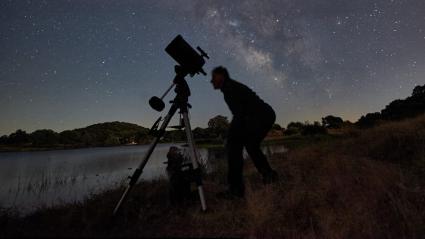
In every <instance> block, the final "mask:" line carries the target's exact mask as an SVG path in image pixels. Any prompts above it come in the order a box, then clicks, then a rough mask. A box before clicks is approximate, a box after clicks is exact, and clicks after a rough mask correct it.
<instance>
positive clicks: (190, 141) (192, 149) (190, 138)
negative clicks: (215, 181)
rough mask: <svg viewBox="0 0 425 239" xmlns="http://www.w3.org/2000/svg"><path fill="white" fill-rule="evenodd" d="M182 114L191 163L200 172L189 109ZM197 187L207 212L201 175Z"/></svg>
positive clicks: (203, 208) (202, 205)
mask: <svg viewBox="0 0 425 239" xmlns="http://www.w3.org/2000/svg"><path fill="white" fill-rule="evenodd" d="M182 113H183V121H184V129H185V131H186V137H187V142H188V144H189V151H190V158H191V161H192V166H193V169H194V170H195V172H196V171H198V172H199V164H198V162H199V161H198V153H197V152H196V148H195V144H194V141H193V134H192V129H191V127H190V121H189V115H188V111H187V107H186V109H184V111H182ZM196 186H197V188H198V193H199V199H200V200H201V207H202V210H203V211H205V210H207V205H206V203H205V195H204V190H203V188H202V178H201V174H200V173H199V175H197V179H196Z"/></svg>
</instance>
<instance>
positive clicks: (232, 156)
mask: <svg viewBox="0 0 425 239" xmlns="http://www.w3.org/2000/svg"><path fill="white" fill-rule="evenodd" d="M241 130H242V125H241V124H239V123H238V122H236V121H232V123H231V125H230V129H229V133H228V137H227V143H226V150H227V162H228V174H227V175H228V176H227V178H228V182H229V190H230V193H232V194H233V195H235V196H239V197H243V196H244V193H245V187H244V183H243V154H242V153H243V140H242V133H243V132H242V131H241Z"/></svg>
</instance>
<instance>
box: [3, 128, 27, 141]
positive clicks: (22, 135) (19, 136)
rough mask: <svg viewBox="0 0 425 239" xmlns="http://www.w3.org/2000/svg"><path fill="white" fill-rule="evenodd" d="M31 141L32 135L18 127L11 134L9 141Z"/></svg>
mask: <svg viewBox="0 0 425 239" xmlns="http://www.w3.org/2000/svg"><path fill="white" fill-rule="evenodd" d="M29 142H30V137H29V135H28V134H27V132H25V131H23V130H21V129H18V130H16V131H15V132H14V133H11V134H10V135H9V139H8V143H9V144H26V143H29Z"/></svg>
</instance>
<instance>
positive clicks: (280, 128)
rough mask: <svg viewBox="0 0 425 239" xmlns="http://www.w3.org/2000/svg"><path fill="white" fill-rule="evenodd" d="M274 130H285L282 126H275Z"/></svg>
mask: <svg viewBox="0 0 425 239" xmlns="http://www.w3.org/2000/svg"><path fill="white" fill-rule="evenodd" d="M272 129H273V130H283V129H282V126H280V125H279V124H273V126H272Z"/></svg>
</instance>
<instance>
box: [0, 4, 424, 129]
mask: <svg viewBox="0 0 425 239" xmlns="http://www.w3.org/2000/svg"><path fill="white" fill-rule="evenodd" d="M177 34H181V35H182V36H183V37H184V38H185V39H186V40H187V41H188V42H189V43H191V44H192V45H193V46H194V47H195V46H201V47H202V48H203V49H204V50H205V51H206V52H207V53H208V54H209V55H210V58H211V59H210V60H209V61H207V63H206V65H205V67H204V69H205V70H206V71H207V72H208V73H209V72H210V71H211V69H212V68H213V67H215V66H217V65H223V66H226V67H227V68H228V69H229V72H230V75H231V77H232V78H234V79H236V80H238V81H240V82H242V83H244V84H246V85H248V86H249V87H251V88H252V89H253V90H254V91H256V92H257V93H258V95H259V96H260V97H261V98H263V99H264V100H265V101H266V102H268V103H269V104H270V105H271V106H272V107H273V108H274V109H275V111H276V113H277V123H280V124H282V125H286V124H287V123H288V122H290V121H306V120H309V121H310V122H312V121H314V120H320V118H321V117H322V116H325V115H328V114H333V115H338V116H341V117H343V118H344V119H347V120H351V121H355V120H357V119H358V118H359V117H360V116H361V115H363V114H365V113H368V112H375V111H379V110H380V109H382V108H383V107H384V106H385V105H386V104H388V103H389V102H390V101H391V100H394V99H397V98H404V97H406V96H408V95H410V93H411V91H412V89H413V88H414V86H415V85H418V84H424V83H425V1H423V0H398V1H397V0H378V1H373V0H356V1H353V0H321V1H317V0H281V1H274V0H271V1H254V0H247V1H209V0H203V1H196V0H184V1H183V0H177V1H161V0H159V1H158V0H156V1H153V0H152V1H130V0H102V1H100V0H86V1H82V0H74V1H63V0H49V1H24V0H16V1H8V0H2V1H0V56H1V57H0V135H2V134H9V133H11V132H13V131H15V130H16V129H24V130H26V131H28V132H31V131H33V130H35V129H43V128H49V129H53V130H56V131H62V130H65V129H73V128H77V127H84V126H87V125H90V124H93V123H99V122H106V121H116V120H117V121H126V122H132V123H137V124H140V125H143V126H146V127H149V126H150V125H151V124H152V123H153V121H154V120H155V119H156V118H157V117H158V116H159V114H158V113H157V112H155V111H154V110H152V109H151V108H150V107H149V106H148V104H147V101H148V100H149V98H150V97H151V96H153V95H161V94H162V92H163V91H164V90H165V89H166V88H167V86H168V85H169V83H170V82H171V80H172V78H173V76H174V72H173V66H174V64H175V62H174V61H173V60H172V58H171V57H169V56H168V55H167V54H166V53H165V51H164V48H165V47H166V45H167V44H168V43H169V42H170V41H171V40H172V39H173V38H174V37H175V36H176V35H177ZM209 80H210V75H208V76H206V77H205V76H201V75H199V76H195V77H193V78H188V81H189V84H190V86H191V88H192V97H191V99H190V101H191V103H192V105H193V108H192V111H191V120H192V124H193V125H194V126H201V127H206V126H207V121H208V119H210V118H212V117H214V116H215V115H218V114H221V115H225V116H228V117H230V116H231V115H230V112H229V110H228V109H227V106H226V105H225V103H224V101H223V96H222V94H221V92H219V91H214V90H213V89H212V87H211V84H210V83H209ZM171 97H172V95H170V96H169V97H168V98H167V100H168V99H170V98H171Z"/></svg>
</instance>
